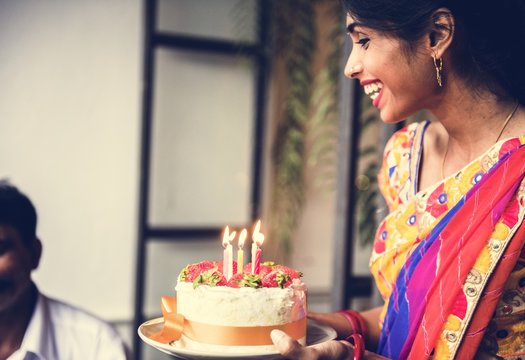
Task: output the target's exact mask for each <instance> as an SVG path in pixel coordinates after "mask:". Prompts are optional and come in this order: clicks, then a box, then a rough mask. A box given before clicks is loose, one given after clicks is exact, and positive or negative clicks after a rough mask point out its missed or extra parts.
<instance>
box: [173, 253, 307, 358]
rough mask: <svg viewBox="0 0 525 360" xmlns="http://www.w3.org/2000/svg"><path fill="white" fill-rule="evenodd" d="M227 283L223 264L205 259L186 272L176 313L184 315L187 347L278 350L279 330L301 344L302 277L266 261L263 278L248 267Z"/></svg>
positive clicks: (182, 342)
mask: <svg viewBox="0 0 525 360" xmlns="http://www.w3.org/2000/svg"><path fill="white" fill-rule="evenodd" d="M236 265H237V264H236V263H234V273H235V275H234V276H232V277H231V278H230V279H229V281H226V279H225V278H224V276H223V275H222V272H221V271H220V270H219V269H222V263H218V262H209V261H203V262H201V263H198V264H191V265H188V266H187V267H186V268H184V269H183V270H182V271H181V274H180V275H179V279H178V283H177V286H176V287H175V290H176V292H177V313H178V314H181V315H183V316H184V319H185V322H184V330H183V333H182V337H181V339H180V340H178V341H176V342H174V343H173V345H175V346H180V347H185V348H197V347H198V348H199V349H202V350H208V351H214V352H222V353H227V352H241V353H242V352H247V353H248V352H249V353H253V352H257V351H273V350H275V348H274V346H273V345H272V342H271V339H270V332H271V330H272V329H274V328H278V329H281V330H283V331H285V332H287V333H288V334H289V335H290V336H292V337H293V338H295V339H296V340H298V341H299V342H301V343H303V344H304V343H305V339H306V310H307V309H306V287H305V285H304V284H303V282H302V281H301V280H300V279H299V277H300V276H301V273H299V272H298V271H295V270H292V269H290V268H287V267H285V266H282V265H274V264H273V263H264V264H262V265H261V267H260V272H259V274H257V275H256V274H252V273H251V272H250V271H249V270H250V269H251V265H250V264H247V265H246V266H245V268H244V271H243V272H242V273H239V274H237V271H236Z"/></svg>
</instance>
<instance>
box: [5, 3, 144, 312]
mask: <svg viewBox="0 0 525 360" xmlns="http://www.w3.org/2000/svg"><path fill="white" fill-rule="evenodd" d="M141 3H142V2H141V1H140V0H89V1H82V0H76V1H71V0H47V1H41V0H2V1H1V2H0V49H1V50H0V135H1V141H0V178H5V177H7V178H9V179H10V180H11V181H12V182H13V183H14V184H15V185H17V186H19V187H20V189H21V190H22V191H24V192H26V193H27V194H28V195H29V196H30V197H31V198H32V199H33V201H34V203H35V205H36V207H37V211H38V212H39V215H40V219H39V226H38V235H39V236H40V238H41V239H42V241H43V244H44V253H43V258H42V261H41V264H40V268H39V269H38V270H37V272H36V273H35V274H34V275H35V276H34V278H35V279H36V282H37V283H38V284H39V286H40V288H41V290H43V291H44V292H45V293H47V294H49V295H52V296H55V297H59V298H62V299H65V300H67V301H69V302H71V303H74V304H77V305H80V306H82V307H84V308H87V309H88V310H90V311H92V312H95V313H97V314H99V315H100V316H102V317H104V318H106V319H108V320H121V319H129V318H131V317H132V308H133V286H134V283H133V281H134V280H133V279H134V275H135V274H134V262H135V243H136V217H137V215H136V209H137V194H138V190H137V189H138V165H139V160H138V159H139V128H140V100H141V99H140V75H141V59H142V55H141V52H142V37H141V34H142V29H141V26H142V24H141V20H142V18H141Z"/></svg>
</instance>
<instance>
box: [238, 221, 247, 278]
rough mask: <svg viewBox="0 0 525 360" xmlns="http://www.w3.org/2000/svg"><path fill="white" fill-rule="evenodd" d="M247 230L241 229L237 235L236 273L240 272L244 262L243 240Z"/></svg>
mask: <svg viewBox="0 0 525 360" xmlns="http://www.w3.org/2000/svg"><path fill="white" fill-rule="evenodd" d="M247 234H248V232H247V231H246V229H242V231H241V233H240V235H239V244H238V245H239V250H237V274H242V268H243V265H244V264H243V263H244V250H243V247H244V240H246V235H247Z"/></svg>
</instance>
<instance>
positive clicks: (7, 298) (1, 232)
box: [0, 224, 40, 314]
mask: <svg viewBox="0 0 525 360" xmlns="http://www.w3.org/2000/svg"><path fill="white" fill-rule="evenodd" d="M39 259H40V242H39V240H38V239H34V241H33V242H32V244H30V245H27V244H25V243H24V241H23V240H22V237H21V236H20V233H19V232H18V231H17V230H16V229H15V228H14V227H12V226H10V225H5V224H0V314H1V313H2V312H6V311H9V310H10V308H12V307H13V305H15V304H16V302H17V301H18V300H19V299H20V297H21V296H22V295H23V294H25V293H26V292H27V289H28V288H29V287H30V285H31V271H32V270H33V269H36V267H37V266H38V261H39Z"/></svg>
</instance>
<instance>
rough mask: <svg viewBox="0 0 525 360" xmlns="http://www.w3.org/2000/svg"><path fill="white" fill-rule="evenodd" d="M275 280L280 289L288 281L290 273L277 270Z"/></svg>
mask: <svg viewBox="0 0 525 360" xmlns="http://www.w3.org/2000/svg"><path fill="white" fill-rule="evenodd" d="M275 281H276V282H277V285H279V287H280V288H281V289H284V287H285V286H284V285H285V284H286V283H287V282H288V281H290V275H288V274H285V273H283V272H281V271H278V272H277V274H276V275H275Z"/></svg>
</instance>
